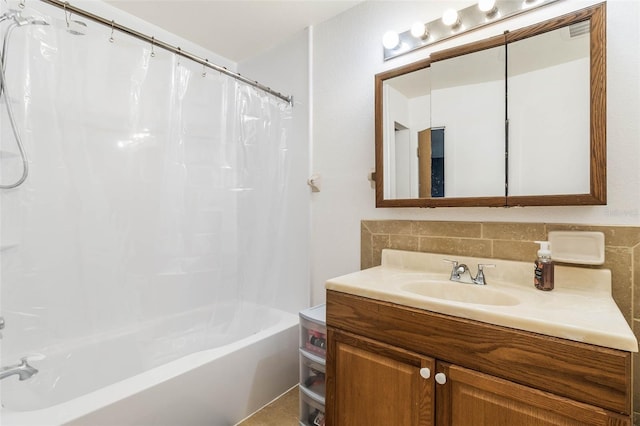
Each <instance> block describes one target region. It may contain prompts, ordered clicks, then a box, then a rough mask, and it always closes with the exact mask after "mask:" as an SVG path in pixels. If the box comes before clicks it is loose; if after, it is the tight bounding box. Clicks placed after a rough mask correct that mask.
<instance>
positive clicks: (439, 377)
mask: <svg viewBox="0 0 640 426" xmlns="http://www.w3.org/2000/svg"><path fill="white" fill-rule="evenodd" d="M436 383H438V384H439V385H444V384H445V383H447V376H446V375H445V374H444V373H437V374H436Z"/></svg>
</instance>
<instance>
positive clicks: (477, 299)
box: [401, 281, 520, 306]
mask: <svg viewBox="0 0 640 426" xmlns="http://www.w3.org/2000/svg"><path fill="white" fill-rule="evenodd" d="M401 289H402V290H404V291H407V292H409V293H414V294H417V295H419V296H426V297H431V298H434V299H443V300H449V301H452V302H462V303H469V304H474V305H496V306H513V305H517V304H518V303H520V301H519V300H518V299H517V298H515V297H513V296H511V295H509V294H506V293H503V292H501V291H497V290H494V289H492V288H491V287H487V286H483V285H476V284H462V283H456V282H449V281H446V282H442V281H413V282H409V283H407V284H404V285H402V286H401Z"/></svg>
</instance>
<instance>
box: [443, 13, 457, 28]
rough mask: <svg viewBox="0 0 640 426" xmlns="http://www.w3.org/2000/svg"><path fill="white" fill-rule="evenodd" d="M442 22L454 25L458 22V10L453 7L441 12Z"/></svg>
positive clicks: (450, 25)
mask: <svg viewBox="0 0 640 426" xmlns="http://www.w3.org/2000/svg"><path fill="white" fill-rule="evenodd" d="M442 23H443V24H445V25H447V26H449V27H455V26H456V25H458V24H459V23H460V22H459V21H458V11H456V10H455V9H447V10H445V11H444V13H443V14H442Z"/></svg>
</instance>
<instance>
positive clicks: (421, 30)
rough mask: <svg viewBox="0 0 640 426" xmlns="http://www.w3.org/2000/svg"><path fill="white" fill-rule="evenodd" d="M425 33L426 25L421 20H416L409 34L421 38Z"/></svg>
mask: <svg viewBox="0 0 640 426" xmlns="http://www.w3.org/2000/svg"><path fill="white" fill-rule="evenodd" d="M426 33H427V27H425V25H424V24H423V23H422V22H416V23H415V24H413V25H412V26H411V35H412V36H414V37H415V38H422V37H424V36H425V35H426Z"/></svg>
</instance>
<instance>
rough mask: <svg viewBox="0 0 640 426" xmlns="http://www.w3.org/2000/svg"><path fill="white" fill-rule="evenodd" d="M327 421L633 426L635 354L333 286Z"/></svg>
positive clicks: (341, 425)
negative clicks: (443, 312) (399, 302)
mask: <svg viewBox="0 0 640 426" xmlns="http://www.w3.org/2000/svg"><path fill="white" fill-rule="evenodd" d="M327 333H328V334H327V371H326V380H327V398H326V413H325V415H326V425H327V426H352V425H367V426H374V425H380V426H383V425H384V426H386V425H394V426H401V425H411V426H414V425H417V426H423V425H437V426H499V425H505V426H511V425H518V426H534V425H535V426H543V425H545V426H546V425H549V426H550V425H563V426H574V425H575V426H579V425H580V426H588V425H594V426H595V425H602V426H605V425H608V426H614V425H616V426H622V425H628V426H630V425H631V417H630V411H631V391H630V368H631V354H630V353H628V352H625V351H619V350H614V349H608V348H603V347H599V346H594V345H588V344H583V343H578V342H573V341H569V340H565V339H559V338H554V337H549V336H542V335H539V334H536V333H529V332H524V331H520V330H514V329H510V328H506V327H498V326H493V325H490V324H484V323H480V322H477V321H471V320H465V319H461V318H457V317H452V316H447V315H442V314H437V313H433V312H428V311H423V310H420V309H414V308H408V307H405V306H401V305H396V304H393V303H388V302H381V301H377V300H373V299H367V298H363V297H359V296H353V295H349V294H345V293H340V292H335V291H328V292H327Z"/></svg>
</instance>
